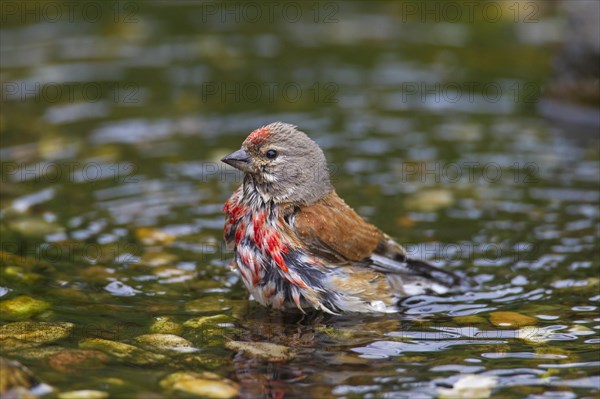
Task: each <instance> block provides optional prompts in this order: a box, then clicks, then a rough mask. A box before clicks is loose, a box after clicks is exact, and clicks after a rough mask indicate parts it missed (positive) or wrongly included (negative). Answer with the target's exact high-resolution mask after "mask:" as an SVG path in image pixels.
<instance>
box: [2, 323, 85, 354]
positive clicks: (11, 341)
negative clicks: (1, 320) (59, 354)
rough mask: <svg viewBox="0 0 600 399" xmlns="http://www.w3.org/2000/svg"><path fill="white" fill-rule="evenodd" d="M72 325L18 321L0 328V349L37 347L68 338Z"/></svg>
mask: <svg viewBox="0 0 600 399" xmlns="http://www.w3.org/2000/svg"><path fill="white" fill-rule="evenodd" d="M73 328H74V325H73V324H72V323H64V322H62V323H49V322H35V321H19V322H16V323H9V324H5V325H3V326H1V327H0V349H2V350H6V351H10V350H15V349H20V348H26V347H32V346H38V345H42V344H47V343H50V342H54V341H58V340H61V339H64V338H66V337H68V336H69V335H70V334H71V331H73Z"/></svg>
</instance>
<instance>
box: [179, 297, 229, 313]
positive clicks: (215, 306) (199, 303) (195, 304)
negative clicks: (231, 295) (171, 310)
mask: <svg viewBox="0 0 600 399" xmlns="http://www.w3.org/2000/svg"><path fill="white" fill-rule="evenodd" d="M229 309H231V306H229V304H228V303H227V302H226V300H225V299H223V298H218V297H213V296H208V297H205V298H200V299H195V300H193V301H189V302H187V303H186V304H185V311H186V312H190V313H211V312H224V311H226V310H229Z"/></svg>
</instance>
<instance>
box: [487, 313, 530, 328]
mask: <svg viewBox="0 0 600 399" xmlns="http://www.w3.org/2000/svg"><path fill="white" fill-rule="evenodd" d="M490 322H491V323H492V324H493V325H495V326H498V327H521V326H530V325H534V324H536V323H537V319H536V318H534V317H531V316H525V315H523V314H521V313H517V312H492V313H490Z"/></svg>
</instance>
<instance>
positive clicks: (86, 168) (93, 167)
mask: <svg viewBox="0 0 600 399" xmlns="http://www.w3.org/2000/svg"><path fill="white" fill-rule="evenodd" d="M0 179H1V181H2V183H7V182H15V183H24V182H34V183H57V182H65V181H68V182H70V183H94V182H98V181H101V180H112V181H113V182H115V183H121V184H127V183H138V182H139V176H138V165H137V164H136V163H134V162H116V163H108V162H80V161H45V162H38V163H32V164H30V163H24V162H11V161H7V162H0Z"/></svg>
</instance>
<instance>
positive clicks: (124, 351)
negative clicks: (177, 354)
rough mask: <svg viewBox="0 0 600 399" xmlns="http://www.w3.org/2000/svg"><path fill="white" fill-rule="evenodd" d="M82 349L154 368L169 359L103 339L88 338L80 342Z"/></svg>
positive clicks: (135, 347)
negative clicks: (95, 350)
mask: <svg viewBox="0 0 600 399" xmlns="http://www.w3.org/2000/svg"><path fill="white" fill-rule="evenodd" d="M79 347H80V348H82V349H97V350H100V351H102V352H105V353H107V354H109V355H111V356H114V357H116V358H117V359H118V360H120V361H123V362H127V363H132V364H135V365H138V366H153V365H157V364H161V363H165V362H166V361H167V360H168V358H167V357H166V356H164V355H161V354H158V353H152V352H148V351H145V350H143V349H140V348H138V347H137V346H133V345H129V344H124V343H122V342H116V341H111V340H108V339H101V338H86V339H83V340H81V341H80V342H79Z"/></svg>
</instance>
